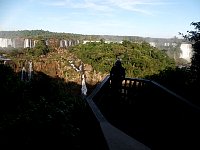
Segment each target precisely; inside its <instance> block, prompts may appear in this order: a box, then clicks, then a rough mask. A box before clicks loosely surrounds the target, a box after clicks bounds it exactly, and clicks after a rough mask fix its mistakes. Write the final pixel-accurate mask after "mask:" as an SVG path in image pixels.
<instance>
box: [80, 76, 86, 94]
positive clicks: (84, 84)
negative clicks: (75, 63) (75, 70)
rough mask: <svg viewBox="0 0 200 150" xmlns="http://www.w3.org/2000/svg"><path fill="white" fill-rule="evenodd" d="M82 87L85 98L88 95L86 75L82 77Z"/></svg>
mask: <svg viewBox="0 0 200 150" xmlns="http://www.w3.org/2000/svg"><path fill="white" fill-rule="evenodd" d="M81 80H82V81H81V85H82V87H81V93H82V94H83V95H84V96H85V95H87V87H86V83H85V75H84V74H82V75H81Z"/></svg>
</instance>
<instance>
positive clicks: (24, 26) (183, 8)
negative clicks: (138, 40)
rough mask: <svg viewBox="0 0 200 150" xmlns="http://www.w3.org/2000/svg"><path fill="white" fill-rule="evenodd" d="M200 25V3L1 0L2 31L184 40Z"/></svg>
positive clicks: (178, 0) (183, 0) (180, 0)
mask: <svg viewBox="0 0 200 150" xmlns="http://www.w3.org/2000/svg"><path fill="white" fill-rule="evenodd" d="M198 21H200V0H0V31H13V30H38V29H39V30H40V29H42V30H45V31H47V30H48V31H52V32H66V33H78V34H87V35H90V34H100V35H128V36H142V37H157V38H172V37H174V36H177V37H180V36H179V35H178V32H181V33H186V32H187V30H193V29H194V28H193V26H191V25H190V23H191V22H198Z"/></svg>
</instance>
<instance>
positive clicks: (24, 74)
mask: <svg viewBox="0 0 200 150" xmlns="http://www.w3.org/2000/svg"><path fill="white" fill-rule="evenodd" d="M21 80H22V81H25V80H26V69H25V67H24V66H23V68H22V72H21Z"/></svg>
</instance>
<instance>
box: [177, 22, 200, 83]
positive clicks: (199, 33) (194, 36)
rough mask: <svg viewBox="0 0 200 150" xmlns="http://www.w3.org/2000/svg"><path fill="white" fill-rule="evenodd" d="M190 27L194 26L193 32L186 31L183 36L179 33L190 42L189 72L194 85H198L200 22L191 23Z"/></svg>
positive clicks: (199, 80) (199, 79)
mask: <svg viewBox="0 0 200 150" xmlns="http://www.w3.org/2000/svg"><path fill="white" fill-rule="evenodd" d="M191 25H193V26H194V30H192V31H187V34H186V35H184V34H183V33H180V34H181V35H182V36H183V37H184V38H185V39H187V40H189V41H190V42H192V48H193V54H192V61H191V63H192V64H191V71H192V77H193V79H194V81H195V82H196V81H197V82H196V83H200V65H199V64H200V22H192V23H191Z"/></svg>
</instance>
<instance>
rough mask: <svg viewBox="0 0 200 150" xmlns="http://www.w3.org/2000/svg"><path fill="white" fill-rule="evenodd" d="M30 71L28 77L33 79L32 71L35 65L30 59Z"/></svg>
mask: <svg viewBox="0 0 200 150" xmlns="http://www.w3.org/2000/svg"><path fill="white" fill-rule="evenodd" d="M28 63H29V72H28V79H29V80H31V78H32V72H33V65H32V63H33V62H32V61H29V62H28Z"/></svg>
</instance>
